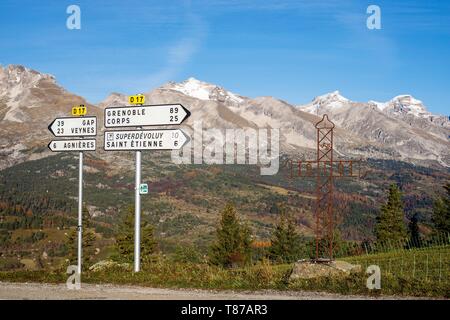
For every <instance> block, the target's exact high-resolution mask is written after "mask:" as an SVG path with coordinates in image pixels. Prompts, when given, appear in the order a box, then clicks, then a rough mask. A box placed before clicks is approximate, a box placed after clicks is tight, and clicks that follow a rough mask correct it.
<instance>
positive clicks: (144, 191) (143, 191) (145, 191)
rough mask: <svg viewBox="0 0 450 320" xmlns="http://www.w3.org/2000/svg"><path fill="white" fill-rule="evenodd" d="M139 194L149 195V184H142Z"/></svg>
mask: <svg viewBox="0 0 450 320" xmlns="http://www.w3.org/2000/svg"><path fill="white" fill-rule="evenodd" d="M139 193H140V194H148V184H146V183H141V184H140V186H139Z"/></svg>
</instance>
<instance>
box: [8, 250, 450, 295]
mask: <svg viewBox="0 0 450 320" xmlns="http://www.w3.org/2000/svg"><path fill="white" fill-rule="evenodd" d="M431 252H440V250H438V249H435V250H430V252H429V254H430V255H431ZM447 253H448V252H447ZM380 256H381V255H374V256H373V257H353V258H348V259H346V260H351V261H352V262H354V263H357V262H360V263H361V264H362V266H363V269H362V270H361V272H357V273H351V274H349V275H342V276H324V277H319V278H314V279H299V280H295V281H289V276H290V274H291V271H292V264H283V265H272V264H270V263H269V262H267V261H262V262H259V263H257V264H256V265H253V266H249V267H245V268H240V269H223V268H220V267H216V266H210V265H208V264H204V263H202V264H193V263H175V262H172V261H169V260H167V259H165V258H162V257H160V258H158V259H157V260H156V261H155V262H153V263H151V264H145V265H143V266H142V271H141V272H139V273H137V274H136V273H133V272H132V270H131V267H128V268H127V267H123V266H114V267H110V268H108V269H105V270H102V271H96V272H93V271H87V272H83V274H82V282H83V283H95V284H118V285H139V286H148V287H163V288H195V289H210V290H211V289H212V290H236V291H240V290H263V289H271V290H292V291H324V292H331V293H339V294H344V295H345V294H356V295H368V296H379V295H405V296H420V297H445V298H450V295H449V292H450V290H449V282H448V281H449V279H448V274H446V276H445V277H446V278H441V281H438V280H437V279H436V277H435V276H433V277H432V276H431V275H429V277H428V278H423V277H424V275H422V274H421V273H417V274H416V278H414V277H411V276H408V275H407V274H406V273H405V274H404V275H397V274H395V273H393V272H392V271H391V272H387V271H384V272H382V278H381V287H382V288H381V290H369V289H367V287H366V281H367V277H368V275H367V274H366V273H365V264H367V263H372V261H378V260H380V261H381V257H380ZM391 256H394V257H395V256H396V255H395V253H391ZM369 258H370V259H374V260H369ZM363 259H365V260H363ZM377 259H378V260H377ZM430 261H431V260H430ZM392 266H393V264H391V267H392ZM381 269H382V270H383V269H384V265H381ZM393 270H394V269H393ZM395 270H397V269H395ZM419 275H421V278H419ZM67 277H68V275H66V274H65V272H64V271H63V270H56V271H14V272H11V271H9V272H0V281H9V282H24V281H29V282H45V283H59V284H64V283H65V282H66V280H67Z"/></svg>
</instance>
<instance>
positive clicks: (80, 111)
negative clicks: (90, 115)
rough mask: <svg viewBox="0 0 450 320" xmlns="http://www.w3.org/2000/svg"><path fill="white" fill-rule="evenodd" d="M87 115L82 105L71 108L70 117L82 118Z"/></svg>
mask: <svg viewBox="0 0 450 320" xmlns="http://www.w3.org/2000/svg"><path fill="white" fill-rule="evenodd" d="M86 113H87V108H86V107H85V106H84V104H80V105H79V106H76V107H73V108H72V115H73V116H84V115H86Z"/></svg>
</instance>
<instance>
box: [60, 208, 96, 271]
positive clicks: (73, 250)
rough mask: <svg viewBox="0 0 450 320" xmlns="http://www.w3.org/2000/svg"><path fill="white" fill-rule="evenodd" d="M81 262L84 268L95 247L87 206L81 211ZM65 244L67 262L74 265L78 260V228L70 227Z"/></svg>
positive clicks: (87, 265)
mask: <svg viewBox="0 0 450 320" xmlns="http://www.w3.org/2000/svg"><path fill="white" fill-rule="evenodd" d="M82 222H83V228H82V250H83V251H82V254H81V256H82V259H83V261H82V264H83V266H84V268H87V267H89V264H90V262H91V260H92V258H93V256H94V253H95V248H94V243H95V239H96V237H95V232H94V229H92V228H90V226H91V223H90V216H89V211H88V210H87V208H83V211H82ZM66 246H67V252H68V253H67V259H68V260H69V264H71V265H76V264H77V262H78V228H72V229H71V231H70V232H69V234H68V235H67V239H66Z"/></svg>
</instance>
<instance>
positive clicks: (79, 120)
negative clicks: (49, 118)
mask: <svg viewBox="0 0 450 320" xmlns="http://www.w3.org/2000/svg"><path fill="white" fill-rule="evenodd" d="M48 129H49V130H50V132H51V133H53V135H55V136H56V137H84V136H95V135H97V117H62V118H56V119H55V120H53V122H52V123H50V125H49V126H48Z"/></svg>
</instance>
